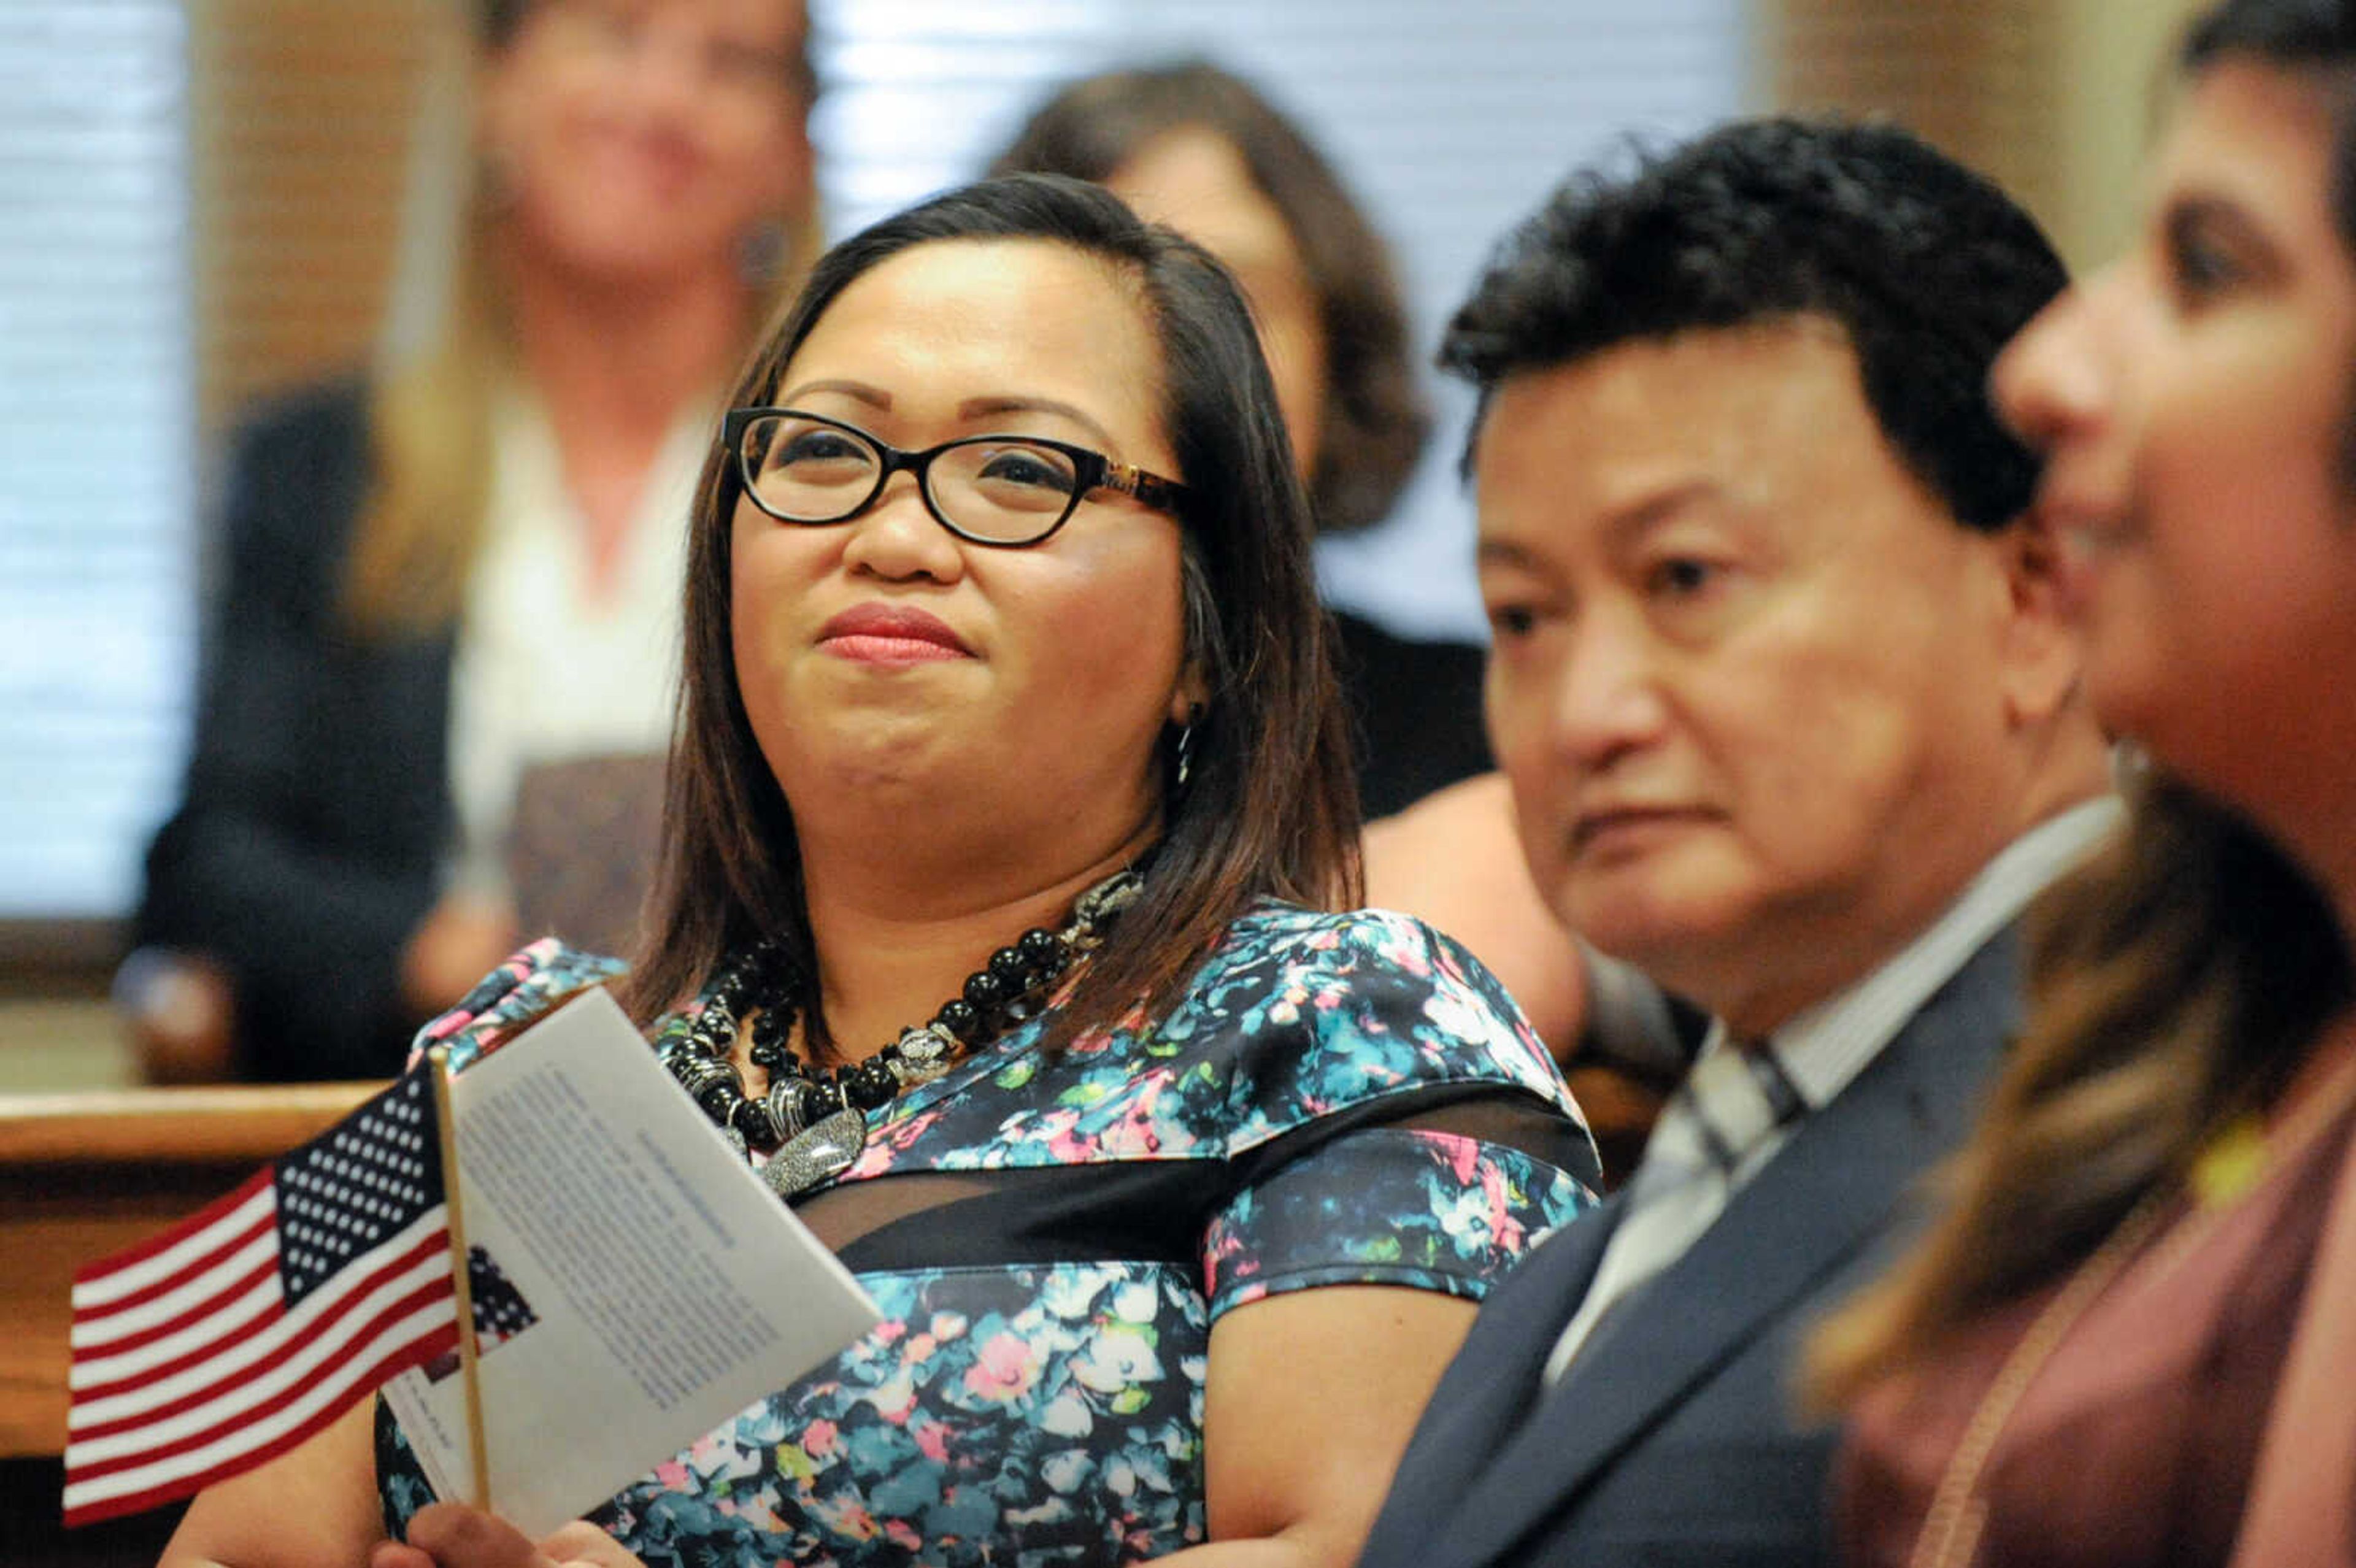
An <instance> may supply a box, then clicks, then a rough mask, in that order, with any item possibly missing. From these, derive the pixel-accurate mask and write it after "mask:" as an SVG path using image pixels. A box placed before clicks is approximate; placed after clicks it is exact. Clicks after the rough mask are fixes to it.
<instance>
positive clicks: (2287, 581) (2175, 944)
mask: <svg viewBox="0 0 2356 1568" xmlns="http://www.w3.org/2000/svg"><path fill="white" fill-rule="evenodd" d="M2183 59H2184V76H2185V85H2184V89H2183V91H2182V95H2181V99H2180V101H2179V105H2178V107H2177V109H2176V112H2175V115H2174V120H2173V124H2172V128H2171V129H2170V131H2169V134H2168V136H2167V138H2166V140H2165V142H2164V144H2163V145H2162V147H2161V148H2160V150H2159V152H2158V155H2157V170H2156V176H2155V180H2154V194H2153V197H2152V207H2151V211H2150V216H2149V218H2148V219H2147V224H2146V227H2145V229H2144V232H2143V235H2142V237H2141V239H2140V240H2138V241H2137V242H2136V245H2135V247H2134V248H2133V250H2132V251H2130V253H2129V254H2128V255H2127V256H2126V258H2125V259H2123V260H2122V261H2119V262H2117V263H2116V264H2115V265H2114V266H2113V267H2112V268H2111V269H2110V270H2109V271H2107V272H2104V273H2103V274H2101V275H2100V276H2099V277H2097V278H2095V279H2094V280H2093V281H2091V282H2089V283H2086V284H2084V285H2083V287H2081V288H2080V289H2078V290H2076V291H2074V292H2072V293H2071V294H2069V295H2067V296H2065V297H2064V298H2063V299H2062V300H2061V302H2060V303H2058V304H2056V305H2054V306H2053V307H2052V308H2051V310H2049V311H2048V312H2047V313H2046V315H2043V316H2042V317H2040V319H2039V320H2038V321H2037V322H2036V323H2034V324H2033V325H2031V326H2030V327H2029V329H2028V330H2027V331H2026V332H2025V333H2024V334H2023V336H2022V337H2021V338H2020V340H2019V342H2017V343H2016V344H2015V345H2014V346H2013V347H2012V348H2011V349H2010V350H2009V351H2008V354H2007V357H2006V358H2005V359H2004V360H2003V361H2001V362H2000V363H1999V365H1998V368H1997V376H1996V390H1997V398H1998V400H1999V402H2000V403H2001V404H2002V406H2003V407H2004V409H2005V410H2006V411H2007V413H2008V417H2009V418H2010V419H2011V420H2012V421H2014V423H2015V424H2016V425H2017V426H2018V427H2019V429H2020V430H2021V431H2022V432H2024V433H2025V434H2027V435H2028V436H2029V437H2030V438H2031V439H2032V440H2033V441H2035V442H2036V443H2038V444H2040V445H2041V446H2042V447H2043V448H2045V450H2046V452H2047V453H2048V457H2049V467H2048V470H2047V474H2046V476H2045V480H2044V485H2043V489H2042V491H2041V493H2040V503H2039V510H2040V516H2041V517H2042V519H2043V521H2044V523H2045V524H2046V526H2047V527H2048V528H2051V530H2052V531H2053V535H2054V539H2055V541H2056V547H2057V548H2058V549H2061V551H2062V552H2063V554H2064V559H2065V560H2066V562H2067V567H2068V577H2069V581H2071V583H2072V592H2073V595H2074V597H2075V599H2076V601H2077V610H2078V614H2079V617H2080V620H2081V622H2082V624H2083V632H2084V635H2085V636H2086V638H2087V643H2088V653H2087V669H2088V675H2087V681H2088V688H2089V692H2090V695H2091V697H2092V699H2093V700H2094V704H2095V706H2096V708H2097V709H2098V710H2099V711H2100V712H2101V714H2102V715H2103V717H2104V720H2105V721H2106V722H2107V723H2108V724H2109V725H2110V726H2111V727H2112V728H2113V729H2114V730H2115V731H2116V732H2118V733H2120V734H2122V735H2124V736H2126V737H2130V738H2131V739H2132V741H2133V742H2134V747H2135V752H2136V755H2137V756H2138V757H2139V758H2141V759H2144V760H2143V761H2142V762H2141V763H2139V764H2138V767H2137V769H2136V771H2137V772H2138V773H2139V774H2140V776H2139V777H2138V778H2137V779H2136V782H2135V785H2134V795H2135V815H2134V827H2133V829H2132V831H2131V832H2130V833H2129V834H2128V835H2127V836H2126V838H2125V839H2124V840H2123V841H2122V842H2121V843H2120V844H2119V845H2118V846H2117V847H2116V848H2115V850H2114V851H2113V852H2112V853H2111V854H2109V855H2108V856H2107V857H2106V858H2104V859H2103V860H2101V861H2099V862H2098V863H2096V864H2094V865H2093V866H2091V867H2090V868H2089V869H2087V870H2086V871H2085V872H2084V873H2083V874H2082V875H2081V876H2080V877H2078V878H2077V879H2076V880H2074V881H2073V882H2072V883H2071V884H2070V885H2068V886H2067V887H2066V888H2065V889H2064V890H2062V891H2060V892H2058V893H2057V895H2056V896H2055V897H2053V898H2052V900H2051V901H2050V903H2049V904H2048V906H2047V907H2046V908H2045V909H2044V910H2043V911H2042V912H2041V914H2040V925H2041V933H2042V934H2041V937H2040V941H2039V943H2038V945H2037V949H2036V957H2035V961H2034V962H2035V968H2034V975H2035V979H2034V985H2033V993H2032V996H2033V1002H2032V1006H2033V1011H2032V1015H2031V1021H2030V1024H2029V1029H2028V1031H2027V1034H2026V1037H2025V1038H2024V1039H2023V1040H2021V1041H2020V1043H2019V1046H2018V1047H2017V1049H2016V1051H2015V1059H2014V1061H2013V1062H2012V1065H2011V1067H2010V1069H2009V1070H2008V1072H2007V1074H2006V1076H2005V1077H2004V1079H2003V1080H2002V1081H2001V1083H2000V1084H1999V1086H1998V1088H1997V1092H1996V1095H1995V1099H1994V1103H1993V1104H1992V1105H1991V1106H1990V1108H1989V1111H1988V1113H1987V1118H1986V1120H1985V1122H1984V1124H1983V1125H1982V1126H1981V1128H1980V1130H1979V1132H1978V1134H1977V1135H1976V1138H1975V1140H1974V1142H1973V1143H1972V1144H1971V1145H1970V1146H1969V1147H1967V1149H1966V1151H1965V1154H1964V1155H1963V1156H1962V1157H1961V1159H1960V1163H1959V1165H1958V1167H1957V1168H1956V1169H1955V1170H1954V1172H1953V1173H1952V1186H1951V1194H1952V1197H1951V1202H1950V1205H1949V1207H1948V1208H1947V1209H1946V1211H1945V1212H1944V1216H1943V1217H1942V1218H1941V1219H1940V1220H1939V1221H1937V1222H1936V1224H1935V1226H1934V1228H1933V1231H1932V1232H1931V1233H1930V1235H1929V1236H1928V1237H1927V1238H1926V1239H1925V1240H1924V1242H1923V1243H1922V1245H1921V1246H1920V1248H1919V1249H1918V1250H1917V1251H1916V1252H1915V1253H1913V1254H1912V1256H1911V1257H1910V1258H1908V1259H1907V1260H1906V1261H1905V1262H1904V1263H1903V1264H1901V1266H1900V1267H1899V1268H1898V1270H1897V1271H1896V1272H1895V1273H1894V1274H1893V1275H1890V1277H1889V1279H1888V1280H1887V1281H1886V1282H1885V1283H1884V1284H1883V1285H1881V1286H1880V1287H1879V1288H1878V1289H1877V1290H1876V1291H1875V1292H1874V1293H1873V1294H1871V1295H1869V1296H1868V1297H1866V1298H1865V1299H1863V1300H1860V1301H1858V1302H1857V1303H1855V1304H1854V1305H1853V1306H1852V1307H1849V1308H1848V1309H1847V1311H1846V1312H1845V1313H1844V1314H1843V1315H1841V1316H1839V1317H1836V1318H1835V1319H1834V1320H1832V1321H1831V1322H1830V1323H1829V1324H1828V1325H1827V1326H1826V1328H1825V1329H1824V1330H1823V1332H1822V1334H1821V1337H1820V1338H1819V1339H1818V1341H1817V1344H1816V1346H1815V1352H1816V1354H1815V1374H1816V1377H1815V1381H1816V1384H1817V1389H1818V1392H1820V1393H1822V1394H1824V1395H1826V1396H1828V1397H1830V1398H1832V1399H1834V1400H1837V1401H1839V1402H1842V1403H1848V1404H1849V1405H1850V1406H1851V1407H1852V1409H1853V1412H1854V1416H1855V1423H1854V1426H1853V1429H1852V1435H1851V1441H1850V1447H1849V1451H1848V1454H1847V1460H1846V1463H1845V1467H1844V1472H1843V1473H1844V1480H1843V1483H1842V1490H1841V1494H1840V1497H1839V1499H1838V1503H1837V1513H1838V1517H1839V1521H1840V1525H1841V1531H1842V1534H1843V1536H1844V1538H1845V1540H1846V1541H1847V1544H1848V1546H1849V1549H1850V1553H1851V1557H1852V1559H1853V1560H1854V1561H1856V1562H1858V1563H1915V1564H1933V1563H1939V1564H1959V1563H2007V1564H2032V1565H2033V1564H2077V1563H2087V1564H2093V1563H2104V1564H2132V1563H2223V1562H2225V1561H2227V1560H2228V1558H2229V1557H2231V1558H2233V1560H2234V1561H2236V1562H2243V1563H2256V1562H2262V1561H2263V1562H2268V1563H2275V1562H2280V1563H2322V1562H2334V1563H2344V1562H2348V1561H2350V1560H2351V1551H2356V1539H2351V1534H2350V1529H2349V1526H2350V1509H2349V1505H2350V1501H2351V1498H2352V1497H2356V1470H2351V1468H2350V1463H2351V1458H2356V1445H2351V1441H2350V1439H2351V1436H2356V1418H2351V1409H2356V1406H2351V1403H2349V1397H2348V1389H2347V1385H2346V1381H2345V1379H2346V1377H2347V1375H2348V1369H2349V1368H2351V1366H2356V1359H2351V1352H2356V1294H2351V1285H2356V1019H2351V1008H2350V1004H2351V969H2350V952H2349V940H2348V939H2349V933H2350V932H2351V929H2356V704H2351V702H2350V701H2349V700H2348V696H2347V679H2348V675H2347V672H2348V671H2349V670H2350V669H2351V668H2356V466H2351V457H2350V454H2351V445H2350V433H2349V432H2350V430H2351V413H2352V412H2356V411H2351V367H2356V179H2351V175H2356V117H2351V103H2356V96H2351V89H2356V5H2348V4H2345V3H2344V0H2228V3H2227V4H2224V5H2219V6H2217V7H2216V8H2215V9H2213V10H2211V12H2210V13H2209V14H2208V15H2207V16H2204V17H2203V18H2202V19H2201V21H2200V22H2199V23H2198V24H2196V25H2195V27H2193V29H2192V31H2191V33H2190V37H2189V39H2188V41H2187V44H2186V47H2185V50H2184V56H2183ZM2333 1466H2336V1467H2337V1469H2336V1470H2334V1469H2332V1468H2331V1467H2333ZM2317 1495H2320V1496H2322V1497H2324V1498H2327V1499H2331V1500H2330V1505H2329V1506H2328V1507H2320V1508H2308V1509H2304V1510H2303V1511H2300V1512H2298V1513H2297V1516H2296V1517H2287V1516H2286V1513H2285V1511H2284V1509H2282V1508H2280V1507H2277V1506H2276V1504H2275V1503H2274V1502H2272V1501H2269V1499H2280V1498H2286V1497H2290V1496H2300V1497H2307V1498H2309V1499H2312V1498H2313V1497H2315V1496H2317ZM2254 1497H2255V1498H2256V1499H2258V1501H2259V1503H2260V1504H2261V1506H2262V1507H2263V1509H2264V1510H2265V1511H2264V1515H2263V1517H2261V1516H2259V1515H2253V1522H2252V1530H2251V1532H2250V1533H2247V1534H2245V1533H2244V1530H2243V1520H2244V1509H2245V1505H2246V1504H2248V1503H2250V1502H2251V1500H2252V1499H2253V1498H2254Z"/></svg>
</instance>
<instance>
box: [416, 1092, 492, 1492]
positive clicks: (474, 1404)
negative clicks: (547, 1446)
mask: <svg viewBox="0 0 2356 1568" xmlns="http://www.w3.org/2000/svg"><path fill="white" fill-rule="evenodd" d="M425 1054H426V1057H427V1059H428V1060H429V1061H432V1062H433V1063H434V1126H435V1127H436V1128H437V1129H438V1131H439V1133H440V1141H441V1144H442V1198H443V1201H444V1203H446V1204H447V1205H448V1206H449V1209H448V1213H449V1221H450V1285H451V1288H452V1289H453V1290H454V1291H455V1293H456V1295H457V1297H458V1302H457V1306H458V1375H459V1378H460V1379H461V1381H463V1382H464V1383H465V1385H466V1452H467V1454H468V1455H469V1456H472V1458H473V1460H474V1471H475V1475H474V1483H475V1495H474V1499H473V1501H474V1504H475V1506H476V1507H477V1508H478V1509H486V1510H487V1509H489V1508H490V1506H491V1455H490V1447H489V1445H488V1444H487V1443H486V1442H485V1441H484V1438H483V1385H482V1381H481V1380H480V1379H479V1378H478V1377H477V1374H476V1370H475V1369H476V1359H477V1351H476V1348H475V1286H474V1282H473V1281H472V1280H471V1279H469V1278H468V1277H467V1274H466V1217H465V1215H464V1213H463V1212H462V1211H460V1209H459V1206H458V1123H457V1119H456V1118H455V1117H454V1116H453V1115H451V1114H450V1051H449V1048H448V1047H447V1046H441V1045H437V1046H435V1047H434V1049H433V1050H431V1051H427V1052H426V1053H425Z"/></svg>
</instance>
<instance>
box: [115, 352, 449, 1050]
mask: <svg viewBox="0 0 2356 1568" xmlns="http://www.w3.org/2000/svg"><path fill="white" fill-rule="evenodd" d="M368 484H369V455H368V417H367V400H366V395H365V389H364V388H363V387H362V386H361V385H360V384H359V383H358V382H356V381H343V382H338V383H336V384H333V385H330V386H326V387H322V388H318V389H313V390H310V391H307V392H305V393H302V394H299V395H297V396H295V397H293V398H290V399H288V400H284V402H282V403H280V404H277V405H275V406H273V407H272V408H271V409H269V410H266V411H263V412H262V414H261V415H260V416H259V417H257V418H256V419H255V420H254V421H252V423H250V424H249V425H248V426H247V427H246V428H245V430H244V431H243V432H241V435H240V437H239V438H238V440H237V442H236V443H235V447H234V451H233V453H232V456H231V460H230V464H229V468H228V474H227V482H226V490H225V497H224V499H225V507H224V512H223V516H222V519H221V527H222V529H223V532H224V536H225V537H224V539H223V541H222V543H223V551H224V553H223V559H222V577H221V590H220V596H219V599H218V602H217V603H216V605H215V608H214V613H213V615H212V618H211V621H210V623H209V629H208V633H207V638H206V644H205V655H204V673H203V675H202V677H201V680H200V690H199V694H198V708H197V717H196V734H195V746H194V751H193V753H192V755H191V758H190V761H189V763H188V772H187V785H186V790H185V795H184V798H183V801H182V804H181V805H180V807H179V809H178V811H177V813H176V814H175V815H174V816H172V818H171V819H170V820H169V821H168V822H166V824H165V826H164V828H163V830H162V831H161V832H160V833H159V834H158V835H157V836H156V838H155V844H154V846H153V847H152V848H150V850H149V851H148V856H147V883H146V891H145V897H144V899H143V901H142V903H141V906H140V910H139V912H138V916H137V919H136V922H135V926H134V934H135V937H136V939H137V940H138V941H140V942H143V943H153V944H160V945H166V946H171V947H176V948H181V949H185V950H189V951H195V952H201V953H204V954H207V955H211V956H213V957H214V958H215V959H217V960H218V961H220V963H221V964H222V965H224V966H225V967H227V969H228V970H229V971H230V975H231V976H232V978H233V980H234V981H235V984H236V987H237V1005H238V1019H239V1031H238V1032H239V1046H240V1051H241V1058H242V1060H241V1064H240V1065H241V1071H242V1072H244V1073H245V1074H247V1075H249V1076H253V1077H259V1078H268V1079H279V1080H290V1079H306V1078H344V1077H375V1076H379V1075H382V1074H388V1073H391V1072H397V1071H399V1069H400V1067H401V1063H402V1056H403V1054H404V1052H405V1051H406V1048H407V1043H408V1036H409V1033H410V1030H411V1029H412V1027H413V1026H414V1024H415V1022H416V1021H417V1020H415V1019H410V1018H408V1017H407V1016H406V1015H405V1013H404V1011H403V1009H402V1004H401V999H400V983H399V975H398V962H399V954H400V950H401V947H402V944H403V943H404V942H405V941H406V940H407V938H408V935H409V933H411V932H412V930H413V929H415V927H416V925H417V923H418V922H419V921H420V920H421V919H423V916H424V914H425V912H426V911H427V910H428V909H429V908H430V907H431V906H432V904H433V902H434V897H435V893H436V891H437V881H436V874H437V868H438V864H439V860H440V857H441V856H442V854H443V852H444V847H445V845H446V844H447V843H448V840H449V836H450V832H451V824H452V806H451V804H450V795H449V784H448V772H449V770H448V765H447V748H448V730H449V701H450V672H451V654H452V648H453V641H454V632H453V631H452V630H451V629H447V628H445V629H444V630H442V631H439V632H437V633H434V634H432V635H423V636H418V637H412V638H405V639H398V640H391V641H373V640H364V639H360V638H358V637H356V636H354V635H352V633H351V632H350V631H349V630H348V628H347V627H346V625H345V624H344V623H343V621H342V620H341V618H340V615H339V612H338V608H337V605H338V596H339V595H340V593H341V592H342V590H343V581H344V565H345V560H346V557H347V554H348V549H349V548H350V543H351V536H352V531H353V528H354V525H355V523H356V521H357V518H358V516H359V507H360V502H361V499H362V497H363V496H364V494H365V492H366V490H367V488H368Z"/></svg>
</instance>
